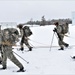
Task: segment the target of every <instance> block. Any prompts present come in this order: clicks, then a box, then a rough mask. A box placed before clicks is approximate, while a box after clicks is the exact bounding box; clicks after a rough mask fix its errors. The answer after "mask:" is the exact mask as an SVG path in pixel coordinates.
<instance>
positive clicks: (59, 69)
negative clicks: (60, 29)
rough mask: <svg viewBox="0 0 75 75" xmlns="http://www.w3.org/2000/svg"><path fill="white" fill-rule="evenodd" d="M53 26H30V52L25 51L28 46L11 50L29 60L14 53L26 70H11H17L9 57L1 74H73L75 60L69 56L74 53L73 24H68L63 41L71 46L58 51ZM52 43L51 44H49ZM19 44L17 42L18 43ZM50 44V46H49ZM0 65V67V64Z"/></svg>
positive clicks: (74, 27)
mask: <svg viewBox="0 0 75 75" xmlns="http://www.w3.org/2000/svg"><path fill="white" fill-rule="evenodd" d="M53 28H54V26H53V25H51V26H41V27H39V26H38V27H31V30H32V31H33V35H32V36H30V37H29V38H30V40H29V43H30V45H31V46H33V47H34V48H33V50H32V51H31V52H26V51H27V50H28V48H27V47H26V46H25V50H24V51H23V52H21V51H18V50H17V49H18V48H19V47H18V46H17V47H14V49H13V51H14V52H16V53H17V54H18V55H20V56H21V57H22V58H24V59H25V60H26V61H28V62H29V64H27V63H26V62H25V61H24V60H23V59H21V58H20V57H19V56H17V55H16V54H15V56H16V57H17V58H18V59H19V61H20V62H21V63H22V64H23V65H24V67H25V69H26V72H20V73H17V72H13V71H16V70H18V67H17V66H15V65H14V64H13V63H12V62H11V61H10V60H9V59H8V61H7V69H6V70H1V71H0V74H1V75H8V74H11V75H18V74H19V75H35V74H38V75H45V74H51V75H52V74H59V75H61V74H75V61H74V60H73V59H71V56H73V55H74V54H75V46H73V47H72V45H75V42H74V41H75V36H74V35H75V26H72V25H69V34H67V35H68V36H69V37H65V39H64V41H65V42H67V43H69V45H70V46H71V47H70V48H67V49H65V50H63V51H59V50H58V48H59V46H58V41H57V36H56V35H54V39H53V43H52V37H53ZM51 43H52V44H51ZM18 44H19V43H18ZM51 45H52V47H50V46H51ZM0 67H2V66H1V65H0Z"/></svg>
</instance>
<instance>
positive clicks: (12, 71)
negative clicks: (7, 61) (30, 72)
mask: <svg viewBox="0 0 75 75" xmlns="http://www.w3.org/2000/svg"><path fill="white" fill-rule="evenodd" d="M12 72H17V73H19V72H26V70H23V71H15V70H13V71H12Z"/></svg>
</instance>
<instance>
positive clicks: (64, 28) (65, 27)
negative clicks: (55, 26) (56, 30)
mask: <svg viewBox="0 0 75 75" xmlns="http://www.w3.org/2000/svg"><path fill="white" fill-rule="evenodd" d="M60 26H61V27H62V32H61V33H63V34H66V33H68V31H69V25H68V23H66V24H63V25H60Z"/></svg>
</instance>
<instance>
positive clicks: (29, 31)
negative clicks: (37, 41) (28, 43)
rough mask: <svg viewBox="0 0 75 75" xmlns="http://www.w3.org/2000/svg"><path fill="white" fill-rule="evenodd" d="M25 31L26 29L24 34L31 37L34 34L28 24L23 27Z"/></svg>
mask: <svg viewBox="0 0 75 75" xmlns="http://www.w3.org/2000/svg"><path fill="white" fill-rule="evenodd" d="M23 31H24V34H25V35H26V36H27V37H29V36H31V35H32V34H33V33H32V31H31V29H30V28H29V27H28V26H25V27H23Z"/></svg>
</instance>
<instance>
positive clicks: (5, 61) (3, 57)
mask: <svg viewBox="0 0 75 75" xmlns="http://www.w3.org/2000/svg"><path fill="white" fill-rule="evenodd" d="M2 66H3V68H2V69H6V68H7V55H6V48H5V47H3V52H2Z"/></svg>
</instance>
